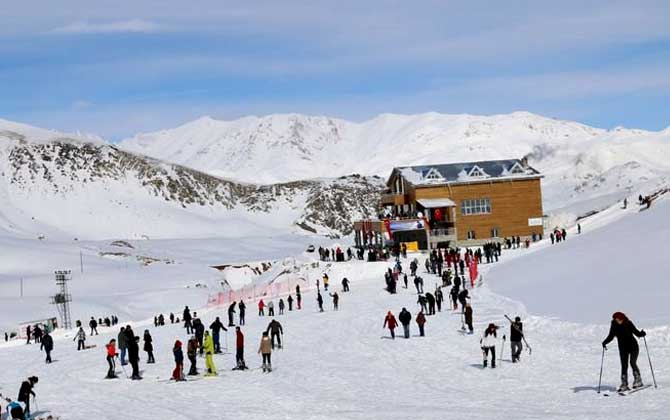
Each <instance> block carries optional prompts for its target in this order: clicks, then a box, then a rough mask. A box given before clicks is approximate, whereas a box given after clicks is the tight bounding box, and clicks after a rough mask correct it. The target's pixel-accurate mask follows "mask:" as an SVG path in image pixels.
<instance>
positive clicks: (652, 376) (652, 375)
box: [642, 336, 658, 388]
mask: <svg viewBox="0 0 670 420" xmlns="http://www.w3.org/2000/svg"><path fill="white" fill-rule="evenodd" d="M642 339H643V340H644V349H645V350H646V351H647V360H649V369H650V370H651V378H652V379H653V380H654V388H658V385H657V384H656V376H655V375H654V367H653V366H652V365H651V356H649V347H647V336H644V337H642Z"/></svg>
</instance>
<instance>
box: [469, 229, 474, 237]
mask: <svg viewBox="0 0 670 420" xmlns="http://www.w3.org/2000/svg"><path fill="white" fill-rule="evenodd" d="M468 239H475V231H474V230H469V231H468Z"/></svg>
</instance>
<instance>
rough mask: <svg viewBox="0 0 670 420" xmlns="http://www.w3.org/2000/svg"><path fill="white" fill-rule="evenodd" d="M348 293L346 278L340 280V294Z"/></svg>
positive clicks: (347, 280)
mask: <svg viewBox="0 0 670 420" xmlns="http://www.w3.org/2000/svg"><path fill="white" fill-rule="evenodd" d="M348 291H349V279H347V278H346V277H345V278H343V279H342V292H343V293H347V292H348Z"/></svg>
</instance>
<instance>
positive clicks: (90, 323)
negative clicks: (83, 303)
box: [88, 317, 98, 335]
mask: <svg viewBox="0 0 670 420" xmlns="http://www.w3.org/2000/svg"><path fill="white" fill-rule="evenodd" d="M88 326H89V327H91V335H93V333H95V335H98V321H96V320H95V318H93V317H91V320H90V321H88Z"/></svg>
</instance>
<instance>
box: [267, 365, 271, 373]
mask: <svg viewBox="0 0 670 420" xmlns="http://www.w3.org/2000/svg"><path fill="white" fill-rule="evenodd" d="M269 372H272V363H268V373H269Z"/></svg>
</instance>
